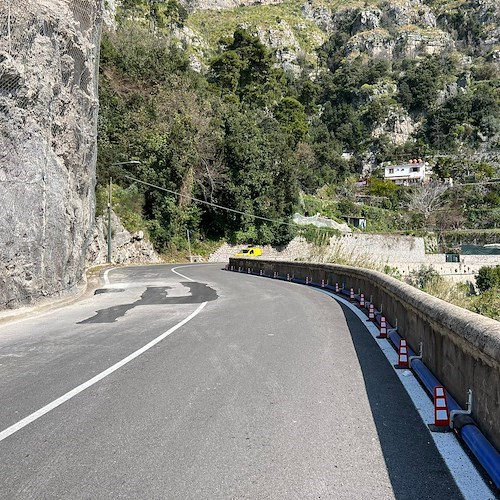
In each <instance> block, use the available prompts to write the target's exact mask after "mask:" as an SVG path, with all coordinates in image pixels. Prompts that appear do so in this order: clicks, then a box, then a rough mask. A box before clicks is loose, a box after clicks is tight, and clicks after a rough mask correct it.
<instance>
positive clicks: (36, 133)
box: [0, 0, 103, 308]
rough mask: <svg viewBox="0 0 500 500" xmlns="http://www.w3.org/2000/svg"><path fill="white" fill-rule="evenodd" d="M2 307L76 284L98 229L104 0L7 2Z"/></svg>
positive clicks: (0, 154) (0, 76)
mask: <svg viewBox="0 0 500 500" xmlns="http://www.w3.org/2000/svg"><path fill="white" fill-rule="evenodd" d="M0 5H1V7H0V115H1V116H0V210H1V213H2V216H1V217H0V308H5V307H14V306H16V305H19V304H21V303H29V302H33V301H35V300H37V299H39V298H41V297H44V296H54V295H56V294H59V293H62V292H65V291H69V290H71V289H72V288H73V287H74V286H75V285H76V284H77V283H78V282H79V281H80V280H81V278H82V276H83V273H84V269H85V253H86V249H87V246H88V244H89V242H90V240H91V236H92V226H93V219H94V204H95V203H94V184H95V160H96V135H97V134H96V132H97V112H98V101H97V73H98V56H99V35H100V26H101V20H102V14H103V4H102V2H101V1H95V0H93V1H90V0H72V1H71V2H67V1H65V0H25V1H23V2H13V1H10V0H2V1H1V2H0Z"/></svg>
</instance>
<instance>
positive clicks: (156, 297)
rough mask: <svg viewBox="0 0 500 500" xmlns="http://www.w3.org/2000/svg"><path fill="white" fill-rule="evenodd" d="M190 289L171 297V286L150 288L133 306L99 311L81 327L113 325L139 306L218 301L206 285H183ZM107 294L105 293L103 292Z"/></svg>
mask: <svg viewBox="0 0 500 500" xmlns="http://www.w3.org/2000/svg"><path fill="white" fill-rule="evenodd" d="M181 284H182V285H183V286H184V287H186V288H188V291H189V294H188V295H184V296H181V297H169V296H168V290H169V289H171V287H169V286H148V287H147V288H146V290H145V292H144V293H143V294H142V295H141V298H140V299H139V300H136V301H135V302H132V303H131V304H121V305H119V306H112V307H108V308H107V309H101V310H100V311H97V314H96V315H95V316H92V317H91V318H87V319H85V320H83V321H80V322H79V323H77V324H79V325H83V324H86V323H113V322H115V321H116V320H117V319H118V318H121V317H122V316H125V313H126V312H127V311H130V309H133V308H134V307H138V306H151V305H158V306H161V305H179V304H201V303H202V302H211V301H213V300H216V299H217V292H216V291H215V290H214V289H213V288H211V287H209V286H208V285H206V284H205V283H196V282H186V283H181ZM102 293H105V292H102Z"/></svg>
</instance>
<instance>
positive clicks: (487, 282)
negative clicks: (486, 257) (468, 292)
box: [476, 266, 500, 292]
mask: <svg viewBox="0 0 500 500" xmlns="http://www.w3.org/2000/svg"><path fill="white" fill-rule="evenodd" d="M476 285H477V287H478V288H479V290H480V291H481V292H486V291H487V290H491V289H492V288H500V266H495V267H488V266H483V267H482V268H481V269H479V272H478V274H477V276H476Z"/></svg>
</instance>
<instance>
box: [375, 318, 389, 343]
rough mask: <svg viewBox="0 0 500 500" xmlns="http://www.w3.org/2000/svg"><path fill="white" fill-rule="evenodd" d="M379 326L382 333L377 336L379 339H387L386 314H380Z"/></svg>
mask: <svg viewBox="0 0 500 500" xmlns="http://www.w3.org/2000/svg"><path fill="white" fill-rule="evenodd" d="M378 328H379V331H380V333H379V334H378V336H377V338H378V339H386V338H387V321H386V320H385V316H380V325H379V327H378Z"/></svg>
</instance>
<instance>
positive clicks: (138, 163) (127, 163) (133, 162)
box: [107, 160, 141, 264]
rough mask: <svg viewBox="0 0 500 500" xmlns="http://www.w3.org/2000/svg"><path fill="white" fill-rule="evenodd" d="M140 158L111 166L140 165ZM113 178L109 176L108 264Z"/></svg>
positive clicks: (109, 257) (109, 261) (109, 256)
mask: <svg viewBox="0 0 500 500" xmlns="http://www.w3.org/2000/svg"><path fill="white" fill-rule="evenodd" d="M140 163H141V162H140V161H139V160H128V161H118V162H116V163H112V164H111V166H112V167H113V166H115V165H140ZM111 183H112V178H111V177H110V178H109V190H108V258H107V262H108V264H111V189H112V184H111Z"/></svg>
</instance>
